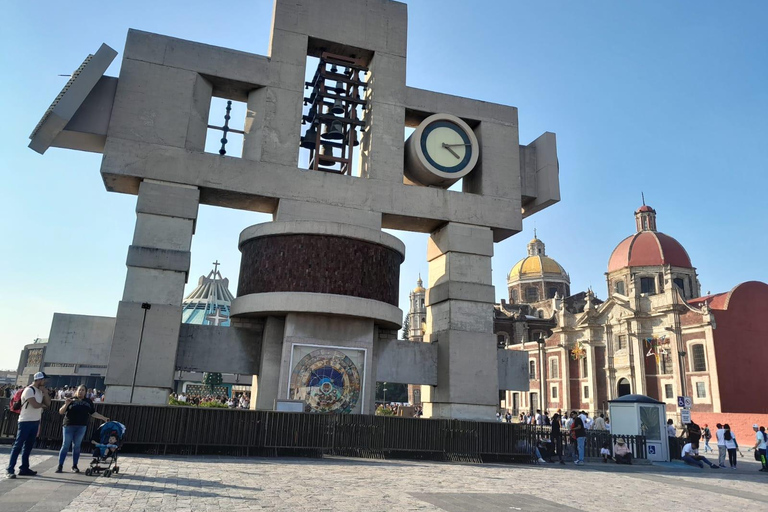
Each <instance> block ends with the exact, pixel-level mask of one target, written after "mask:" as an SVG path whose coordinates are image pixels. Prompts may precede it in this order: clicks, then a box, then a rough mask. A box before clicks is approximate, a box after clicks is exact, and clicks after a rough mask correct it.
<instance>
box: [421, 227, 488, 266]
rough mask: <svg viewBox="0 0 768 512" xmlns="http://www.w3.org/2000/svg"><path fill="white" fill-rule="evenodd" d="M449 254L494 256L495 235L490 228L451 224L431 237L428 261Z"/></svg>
mask: <svg viewBox="0 0 768 512" xmlns="http://www.w3.org/2000/svg"><path fill="white" fill-rule="evenodd" d="M447 252H460V253H466V254H478V255H481V256H493V234H492V233H491V230H490V229H488V228H484V227H480V226H473V225H470V224H460V223H457V222H449V223H448V224H446V225H445V226H443V227H442V228H441V229H439V230H438V231H435V232H434V233H432V235H431V236H430V237H429V240H428V241H427V261H432V260H433V259H435V258H437V257H439V256H441V255H443V254H445V253H447Z"/></svg>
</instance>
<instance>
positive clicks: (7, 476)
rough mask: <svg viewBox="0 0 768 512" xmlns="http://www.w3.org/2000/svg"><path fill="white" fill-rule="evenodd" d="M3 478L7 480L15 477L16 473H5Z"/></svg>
mask: <svg viewBox="0 0 768 512" xmlns="http://www.w3.org/2000/svg"><path fill="white" fill-rule="evenodd" d="M5 478H7V479H9V480H10V479H12V478H16V473H5Z"/></svg>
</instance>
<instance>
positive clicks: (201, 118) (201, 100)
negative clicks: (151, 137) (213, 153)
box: [185, 75, 213, 152]
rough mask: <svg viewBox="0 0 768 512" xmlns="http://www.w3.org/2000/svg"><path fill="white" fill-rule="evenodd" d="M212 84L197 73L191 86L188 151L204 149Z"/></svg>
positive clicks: (186, 146) (201, 150)
mask: <svg viewBox="0 0 768 512" xmlns="http://www.w3.org/2000/svg"><path fill="white" fill-rule="evenodd" d="M212 96H213V84H212V83H211V82H209V81H208V80H206V79H205V78H203V77H202V76H201V75H197V77H196V78H195V83H194V85H193V87H192V104H191V106H190V112H189V124H188V126H187V141H186V145H185V148H186V149H188V150H189V151H200V152H203V151H205V138H206V137H207V135H208V116H209V113H210V111H211V97H212Z"/></svg>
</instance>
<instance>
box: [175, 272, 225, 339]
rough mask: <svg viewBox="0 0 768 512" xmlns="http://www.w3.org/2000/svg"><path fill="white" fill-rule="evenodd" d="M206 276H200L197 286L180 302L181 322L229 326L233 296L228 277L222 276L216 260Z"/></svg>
mask: <svg viewBox="0 0 768 512" xmlns="http://www.w3.org/2000/svg"><path fill="white" fill-rule="evenodd" d="M213 265H214V268H213V270H211V271H210V272H209V273H208V276H207V277H206V276H200V279H199V280H198V281H197V287H196V288H195V289H194V290H192V292H191V293H190V294H189V295H187V296H186V297H185V298H184V301H183V302H182V304H181V306H182V312H181V322H182V323H185V324H198V325H214V326H221V327H229V324H230V323H229V312H230V306H231V305H232V301H233V300H235V297H234V296H233V295H232V292H230V291H229V279H227V278H225V277H222V275H221V272H219V269H218V267H219V265H220V263H219V262H218V261H216V262H214V264H213Z"/></svg>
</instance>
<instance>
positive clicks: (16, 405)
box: [10, 386, 32, 414]
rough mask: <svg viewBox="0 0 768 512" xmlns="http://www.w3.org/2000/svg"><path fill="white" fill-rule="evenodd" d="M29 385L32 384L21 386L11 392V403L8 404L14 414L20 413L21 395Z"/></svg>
mask: <svg viewBox="0 0 768 512" xmlns="http://www.w3.org/2000/svg"><path fill="white" fill-rule="evenodd" d="M31 387H32V386H27V387H26V388H21V389H19V390H18V391H16V392H15V393H14V394H13V398H11V405H10V409H11V412H14V413H16V414H21V395H23V394H24V392H25V391H26V390H27V389H29V388H31ZM25 405H29V404H25Z"/></svg>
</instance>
